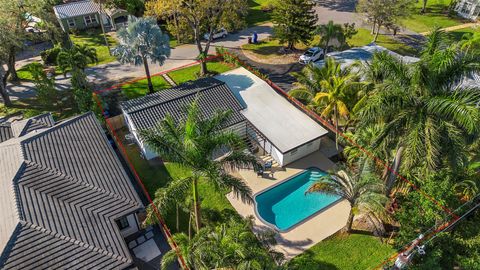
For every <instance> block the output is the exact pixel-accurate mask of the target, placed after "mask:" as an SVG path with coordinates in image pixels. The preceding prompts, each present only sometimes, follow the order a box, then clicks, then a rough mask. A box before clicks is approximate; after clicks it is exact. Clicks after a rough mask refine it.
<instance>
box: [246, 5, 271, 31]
mask: <svg viewBox="0 0 480 270" xmlns="http://www.w3.org/2000/svg"><path fill="white" fill-rule="evenodd" d="M274 2H275V0H248V7H249V11H248V15H247V18H246V19H247V25H248V26H254V25H258V24H262V23H266V22H269V21H270V20H271V19H272V12H264V11H263V10H262V6H264V5H267V4H269V3H272V4H273V3H274Z"/></svg>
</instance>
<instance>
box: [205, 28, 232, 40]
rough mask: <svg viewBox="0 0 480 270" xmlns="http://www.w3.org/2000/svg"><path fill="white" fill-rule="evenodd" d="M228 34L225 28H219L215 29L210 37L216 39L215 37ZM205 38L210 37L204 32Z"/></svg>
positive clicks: (223, 36) (222, 36)
mask: <svg viewBox="0 0 480 270" xmlns="http://www.w3.org/2000/svg"><path fill="white" fill-rule="evenodd" d="M227 35H228V32H227V30H225V29H224V28H222V29H220V30H217V31H215V32H214V33H213V37H212V39H217V38H225V37H226V36H227ZM203 37H204V38H205V40H208V39H209V38H210V34H209V33H206V34H205V35H204V36H203Z"/></svg>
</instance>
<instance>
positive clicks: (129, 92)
mask: <svg viewBox="0 0 480 270" xmlns="http://www.w3.org/2000/svg"><path fill="white" fill-rule="evenodd" d="M151 79H152V84H153V88H154V89H155V91H159V90H162V89H166V88H170V84H168V82H167V81H165V79H164V78H163V77H162V76H155V77H152V78H151ZM122 93H123V94H124V95H125V96H126V97H127V98H128V99H133V98H138V97H143V96H145V95H146V94H147V93H148V80H147V79H143V80H139V81H136V82H133V83H130V84H125V85H123V86H122Z"/></svg>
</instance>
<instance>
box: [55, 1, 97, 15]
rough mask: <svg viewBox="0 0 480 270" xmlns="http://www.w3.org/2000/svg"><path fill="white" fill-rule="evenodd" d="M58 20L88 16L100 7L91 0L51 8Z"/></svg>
mask: <svg viewBox="0 0 480 270" xmlns="http://www.w3.org/2000/svg"><path fill="white" fill-rule="evenodd" d="M53 11H54V12H55V14H56V15H57V17H58V18H59V19H67V18H72V17H77V16H83V15H88V14H92V13H97V12H99V11H100V7H99V6H98V5H97V4H96V3H94V2H93V1H91V0H86V1H78V2H71V3H67V4H62V5H57V6H54V7H53Z"/></svg>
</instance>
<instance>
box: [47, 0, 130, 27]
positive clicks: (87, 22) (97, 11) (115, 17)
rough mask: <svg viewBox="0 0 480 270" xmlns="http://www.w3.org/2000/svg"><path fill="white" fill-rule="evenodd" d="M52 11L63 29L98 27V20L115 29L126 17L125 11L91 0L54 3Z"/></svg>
mask: <svg viewBox="0 0 480 270" xmlns="http://www.w3.org/2000/svg"><path fill="white" fill-rule="evenodd" d="M53 11H54V13H55V16H56V17H57V19H58V21H59V23H60V26H61V27H62V29H63V31H69V30H71V29H79V30H81V29H85V28H92V27H98V26H100V22H103V25H104V26H107V27H111V28H112V29H114V30H115V29H116V28H117V27H119V26H123V25H124V24H125V23H126V21H127V19H128V18H127V17H128V12H127V11H125V10H123V9H118V8H105V7H101V6H100V5H99V4H98V3H96V2H94V1H93V0H83V1H74V2H68V3H65V4H61V5H56V6H54V7H53Z"/></svg>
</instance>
